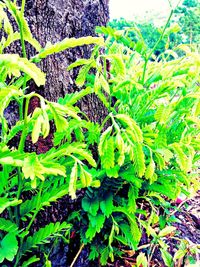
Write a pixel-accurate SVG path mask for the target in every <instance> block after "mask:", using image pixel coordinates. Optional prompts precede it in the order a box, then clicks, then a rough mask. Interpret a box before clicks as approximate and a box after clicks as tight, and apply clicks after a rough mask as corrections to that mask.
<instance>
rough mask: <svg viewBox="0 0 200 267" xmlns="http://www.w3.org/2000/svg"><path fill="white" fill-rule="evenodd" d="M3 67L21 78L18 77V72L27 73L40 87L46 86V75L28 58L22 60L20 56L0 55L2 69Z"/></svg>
mask: <svg viewBox="0 0 200 267" xmlns="http://www.w3.org/2000/svg"><path fill="white" fill-rule="evenodd" d="M2 66H4V67H6V68H7V69H8V70H9V72H10V73H12V74H13V75H14V76H19V75H16V71H17V72H18V74H20V71H22V72H24V73H26V74H27V75H28V76H30V78H32V79H33V80H34V81H35V83H36V84H37V86H38V87H39V86H41V85H44V84H45V74H44V73H43V72H42V71H41V70H40V69H39V68H38V67H36V65H35V64H34V63H31V62H29V61H28V59H26V58H20V56H19V55H15V54H3V55H0V67H2Z"/></svg>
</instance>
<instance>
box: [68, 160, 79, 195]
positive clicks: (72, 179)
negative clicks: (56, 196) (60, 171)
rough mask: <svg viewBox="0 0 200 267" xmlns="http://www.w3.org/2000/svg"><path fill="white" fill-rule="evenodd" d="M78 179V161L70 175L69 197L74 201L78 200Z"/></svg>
mask: <svg viewBox="0 0 200 267" xmlns="http://www.w3.org/2000/svg"><path fill="white" fill-rule="evenodd" d="M77 178H78V168H77V161H75V163H74V167H73V168H72V171H71V174H70V182H69V195H70V196H71V198H72V199H75V198H76V181H77Z"/></svg>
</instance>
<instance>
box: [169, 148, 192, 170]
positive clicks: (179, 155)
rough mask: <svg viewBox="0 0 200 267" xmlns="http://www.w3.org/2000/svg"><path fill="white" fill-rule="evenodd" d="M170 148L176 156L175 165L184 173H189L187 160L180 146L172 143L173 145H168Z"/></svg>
mask: <svg viewBox="0 0 200 267" xmlns="http://www.w3.org/2000/svg"><path fill="white" fill-rule="evenodd" d="M170 147H171V148H172V149H173V151H174V152H175V154H176V160H177V163H178V164H179V166H180V169H181V170H183V171H185V172H188V171H189V169H188V158H187V156H186V155H185V153H184V152H183V149H182V147H181V145H180V144H178V143H174V144H172V145H170Z"/></svg>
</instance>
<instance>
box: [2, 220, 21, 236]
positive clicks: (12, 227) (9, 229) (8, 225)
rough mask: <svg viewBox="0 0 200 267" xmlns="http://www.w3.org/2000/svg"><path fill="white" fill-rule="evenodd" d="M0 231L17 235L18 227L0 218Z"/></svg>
mask: <svg viewBox="0 0 200 267" xmlns="http://www.w3.org/2000/svg"><path fill="white" fill-rule="evenodd" d="M0 230H1V231H5V232H9V233H10V232H13V233H15V234H17V231H18V227H17V225H16V224H15V223H13V222H12V221H10V220H7V219H4V218H0Z"/></svg>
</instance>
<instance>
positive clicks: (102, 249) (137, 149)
mask: <svg viewBox="0 0 200 267" xmlns="http://www.w3.org/2000/svg"><path fill="white" fill-rule="evenodd" d="M171 15H172V13H171ZM171 15H170V16H171ZM168 22H169V21H168ZM167 26H168V23H167V25H166V26H165V27H164V29H163V32H162V33H161V37H160V38H159V40H158V41H157V43H156V44H155V46H154V47H153V49H151V50H149V48H147V47H146V45H145V41H144V39H143V37H142V35H141V33H140V32H139V30H138V29H136V30H135V32H134V33H135V34H136V35H137V36H138V39H139V40H138V41H137V42H136V43H134V42H133V40H130V39H129V38H125V37H126V35H125V37H124V35H122V34H121V35H120V36H119V34H120V33H118V32H114V30H112V29H110V28H105V27H101V28H98V29H97V31H98V33H101V34H105V35H106V36H107V39H106V41H105V54H102V52H101V51H100V50H99V49H98V47H97V48H95V49H94V50H93V54H92V56H91V58H90V59H88V60H84V61H83V60H78V61H77V62H75V63H73V64H72V65H71V66H69V69H71V68H74V67H77V66H81V65H83V67H82V68H81V69H80V71H79V75H78V78H77V84H78V85H80V86H82V85H83V84H86V86H90V87H91V88H93V92H94V93H96V94H97V95H98V97H99V98H100V99H101V100H102V102H103V103H104V105H105V107H106V108H107V109H108V113H109V115H108V116H107V117H106V118H105V120H104V123H103V125H101V126H99V131H101V135H100V136H98V135H97V136H96V140H95V141H94V142H95V143H96V144H97V145H98V153H99V160H98V166H97V170H94V171H93V173H92V175H93V177H96V178H97V179H99V180H100V181H101V186H100V187H99V188H98V189H92V188H88V189H87V190H86V195H85V197H84V198H83V200H82V210H81V211H80V212H79V213H77V211H76V212H75V213H74V214H73V215H72V216H70V218H69V219H70V220H71V221H73V219H74V218H76V219H77V218H79V219H80V218H81V219H80V222H81V228H80V234H81V238H82V242H83V243H84V244H89V245H90V247H91V253H90V256H89V258H90V259H91V260H94V259H96V258H98V259H99V262H100V264H101V265H106V264H107V262H108V260H109V258H110V260H111V261H114V256H122V255H123V249H120V248H124V247H130V248H131V249H133V250H136V251H137V250H138V246H139V244H140V242H141V236H142V232H143V231H145V232H146V233H148V231H149V229H153V228H154V227H155V225H156V226H157V227H159V229H160V230H161V232H160V233H158V234H156V242H160V241H159V240H158V238H157V235H158V236H159V235H161V233H162V231H164V229H170V231H171V230H172V228H170V226H168V224H169V225H170V220H165V222H164V223H163V220H161V219H159V216H158V215H157V210H158V209H159V208H160V207H161V206H163V207H164V205H165V204H166V203H167V201H166V199H171V200H175V199H176V198H177V196H178V195H179V194H180V193H181V192H182V193H184V194H186V195H189V194H190V192H191V191H192V190H193V188H196V189H197V188H198V182H197V181H198V174H197V173H195V169H196V167H197V162H198V160H199V147H200V139H199V137H200V135H199V125H200V124H199V114H200V109H199V107H200V105H199V104H200V91H199V76H198V75H199V62H200V57H199V54H198V53H197V52H196V51H195V49H194V47H189V46H186V45H180V46H178V47H175V48H174V49H173V50H166V51H164V52H163V53H162V54H161V55H159V57H157V58H155V56H153V54H154V51H155V50H156V48H157V46H158V45H159V42H160V41H161V40H162V37H163V36H164V35H165V34H167V32H168V33H169V32H172V31H173V30H174V31H176V27H175V28H173V27H171V28H170V29H168V28H167ZM113 38H115V40H116V41H113ZM111 40H112V42H111ZM179 50H182V51H183V52H184V53H182V54H183V55H182V56H181V57H179V56H178V51H179ZM169 56H170V58H169ZM152 57H154V61H152V60H151V59H152ZM169 59H170V60H169ZM91 68H95V69H96V73H95V74H93V73H91V72H90V69H91ZM105 125H109V127H105ZM194 190H195V189H194ZM163 196H165V198H163ZM146 201H147V202H146ZM143 202H144V203H145V206H144V203H143ZM147 203H148V205H147ZM163 203H164V204H163ZM160 217H161V216H160ZM146 220H148V223H147V222H145V221H146ZM171 220H172V218H171ZM163 228H164V229H163ZM173 229H174V228H173ZM152 231H154V232H155V230H154V229H153V230H152ZM163 253H164V252H163ZM163 258H164V256H163ZM169 266H170V265H169Z"/></svg>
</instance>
